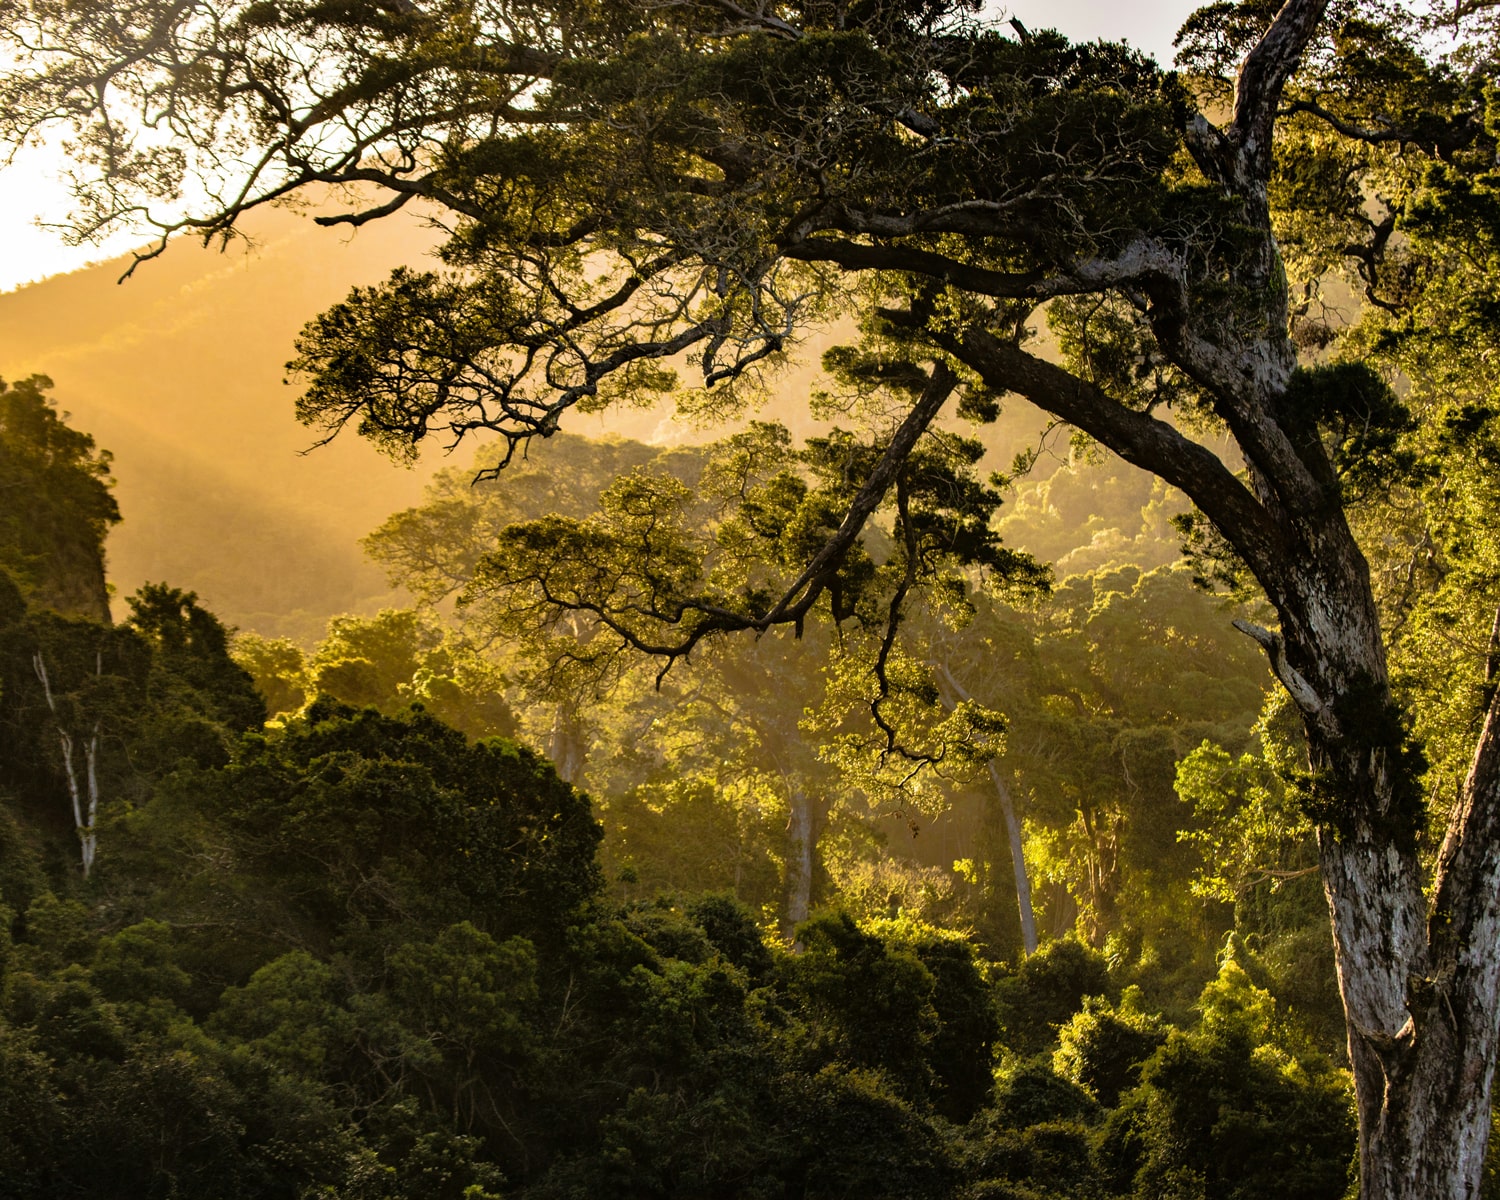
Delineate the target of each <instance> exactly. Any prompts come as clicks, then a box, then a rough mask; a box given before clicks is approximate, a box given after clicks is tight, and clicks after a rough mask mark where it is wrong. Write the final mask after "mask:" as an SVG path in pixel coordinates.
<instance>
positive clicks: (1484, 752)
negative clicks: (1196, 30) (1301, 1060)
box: [1319, 702, 1500, 1200]
mask: <svg viewBox="0 0 1500 1200" xmlns="http://www.w3.org/2000/svg"><path fill="white" fill-rule="evenodd" d="M1372 782H1373V783H1374V784H1375V785H1376V788H1377V789H1378V788H1379V787H1380V786H1381V784H1382V782H1383V781H1381V780H1379V779H1378V778H1377V779H1374V780H1372ZM1319 849H1320V857H1321V859H1322V863H1323V870H1324V882H1325V886H1326V888H1327V892H1328V899H1329V908H1330V911H1331V913H1332V915H1333V929H1334V938H1335V948H1336V954H1337V962H1338V970H1339V986H1340V990H1341V992H1342V994H1343V998H1344V1008H1345V1013H1346V1016H1347V1018H1348V1024H1349V1057H1350V1061H1351V1064H1352V1066H1353V1070H1354V1083H1355V1096H1356V1101H1357V1104H1358V1108H1359V1119H1360V1134H1361V1137H1360V1195H1361V1197H1362V1200H1428V1198H1434V1197H1442V1198H1444V1200H1446V1198H1448V1197H1453V1198H1455V1200H1458V1198H1462V1200H1474V1198H1475V1197H1477V1196H1478V1195H1479V1188H1480V1183H1481V1175H1482V1171H1483V1166H1484V1154H1485V1147H1486V1144H1487V1141H1488V1138H1489V1132H1490V1097H1491V1088H1492V1083H1493V1076H1494V1067H1495V1052H1496V1039H1497V1028H1500V1025H1497V1019H1496V1012H1497V1001H1500V703H1493V702H1492V704H1491V706H1490V709H1489V712H1488V714H1487V716H1486V719H1485V723H1484V729H1483V732H1482V733H1481V735H1480V738H1479V742H1478V745H1477V747H1476V750H1475V754H1474V758H1473V761H1472V763H1471V765H1470V769H1469V774H1468V778H1467V779H1466V780H1465V783H1464V786H1463V790H1462V792H1461V795H1460V799H1459V803H1458V805H1457V806H1456V807H1455V809H1454V811H1453V814H1452V816H1451V818H1450V820H1449V825H1448V833H1447V838H1446V840H1445V842H1444V845H1443V848H1442V851H1441V853H1440V855H1439V860H1438V870H1437V878H1436V880H1435V883H1434V887H1433V893H1432V900H1431V902H1430V903H1428V902H1426V901H1425V900H1424V898H1423V895H1422V889H1421V874H1420V866H1419V863H1418V861H1417V858H1416V854H1415V853H1414V852H1413V851H1410V850H1404V849H1401V848H1398V847H1396V846H1393V845H1392V844H1391V842H1390V839H1389V838H1385V837H1382V836H1381V835H1380V831H1379V830H1378V829H1370V828H1362V827H1356V828H1354V829H1352V830H1344V831H1340V830H1335V829H1324V830H1323V831H1322V835H1321V837H1320V846H1319Z"/></svg>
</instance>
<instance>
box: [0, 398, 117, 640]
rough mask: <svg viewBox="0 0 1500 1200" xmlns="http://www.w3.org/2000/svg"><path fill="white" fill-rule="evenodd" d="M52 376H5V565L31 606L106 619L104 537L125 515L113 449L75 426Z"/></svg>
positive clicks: (1, 464) (1, 405)
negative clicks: (113, 471) (8, 379)
mask: <svg viewBox="0 0 1500 1200" xmlns="http://www.w3.org/2000/svg"><path fill="white" fill-rule="evenodd" d="M51 387H52V381H51V380H50V379H48V378H47V377H46V376H45V375H33V376H31V377H30V378H28V379H22V380H19V381H17V382H16V383H13V384H6V383H5V382H4V381H3V380H0V479H3V480H4V484H3V485H0V570H4V571H5V572H6V573H8V574H9V575H10V576H11V577H12V578H13V579H14V580H15V581H16V582H17V583H18V584H19V585H20V587H21V590H22V593H23V595H25V596H26V597H27V598H28V599H29V600H30V602H31V603H32V604H34V605H36V606H38V607H41V608H48V609H53V610H55V611H57V612H60V613H64V614H68V615H71V616H79V617H89V618H92V619H93V620H96V621H103V620H108V618H109V601H108V596H107V594H106V592H105V587H104V537H105V534H106V533H108V531H109V528H110V526H112V525H114V524H116V523H117V522H118V521H119V520H120V510H119V507H118V506H117V505H116V504H115V499H114V496H113V494H112V493H111V491H110V489H111V486H112V485H113V483H114V480H113V479H111V478H110V474H109V472H110V455H109V452H108V451H107V450H99V449H97V448H96V447H95V445H94V439H93V438H92V437H90V436H89V435H88V434H86V433H82V432H80V431H78V430H75V429H72V428H70V427H69V426H68V425H67V424H66V421H67V414H66V413H63V414H61V415H59V414H58V412H57V411H56V405H55V403H54V402H53V401H52V399H51V398H50V397H48V396H47V395H46V393H47V391H48V390H50V389H51Z"/></svg>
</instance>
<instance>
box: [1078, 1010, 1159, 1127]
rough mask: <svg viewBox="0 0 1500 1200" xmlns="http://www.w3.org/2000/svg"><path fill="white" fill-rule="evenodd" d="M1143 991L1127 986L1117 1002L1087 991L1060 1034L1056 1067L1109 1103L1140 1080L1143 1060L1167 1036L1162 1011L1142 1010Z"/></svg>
mask: <svg viewBox="0 0 1500 1200" xmlns="http://www.w3.org/2000/svg"><path fill="white" fill-rule="evenodd" d="M1140 1005H1141V994H1140V991H1139V989H1137V988H1126V989H1125V991H1124V993H1123V994H1122V995H1121V997H1120V1004H1119V1007H1118V1008H1116V1007H1114V1006H1112V1005H1111V1004H1109V1002H1108V1001H1107V1000H1105V998H1104V997H1103V996H1086V997H1085V998H1084V1001H1083V1008H1082V1009H1080V1010H1079V1011H1078V1012H1076V1013H1074V1014H1073V1017H1072V1019H1071V1020H1070V1021H1069V1022H1068V1023H1067V1024H1066V1025H1064V1026H1063V1027H1062V1028H1061V1029H1060V1030H1059V1031H1058V1035H1057V1043H1058V1045H1057V1050H1056V1051H1055V1052H1054V1054H1053V1056H1052V1061H1053V1066H1054V1069H1055V1070H1056V1071H1057V1072H1058V1073H1059V1074H1061V1075H1063V1076H1064V1077H1066V1078H1068V1079H1071V1080H1072V1081H1073V1082H1074V1083H1076V1084H1078V1085H1079V1086H1080V1087H1082V1088H1084V1089H1085V1090H1087V1091H1088V1093H1089V1095H1091V1096H1093V1097H1094V1099H1095V1100H1097V1101H1099V1103H1100V1104H1101V1105H1103V1106H1104V1107H1105V1108H1115V1107H1116V1106H1118V1104H1119V1102H1120V1097H1121V1095H1122V1094H1124V1093H1125V1092H1128V1091H1130V1090H1131V1089H1132V1088H1133V1087H1135V1085H1136V1084H1137V1083H1139V1082H1140V1070H1141V1065H1142V1064H1143V1063H1144V1062H1145V1061H1146V1060H1147V1059H1148V1058H1150V1057H1151V1055H1152V1053H1153V1052H1154V1051H1155V1050H1156V1049H1157V1047H1159V1046H1160V1045H1161V1044H1162V1043H1163V1042H1165V1041H1166V1039H1167V1032H1166V1030H1165V1029H1164V1028H1163V1023H1162V1021H1161V1019H1160V1018H1159V1017H1153V1016H1151V1015H1150V1014H1148V1013H1144V1012H1142V1011H1141V1008H1140Z"/></svg>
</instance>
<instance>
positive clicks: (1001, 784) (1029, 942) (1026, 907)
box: [938, 663, 1037, 956]
mask: <svg viewBox="0 0 1500 1200" xmlns="http://www.w3.org/2000/svg"><path fill="white" fill-rule="evenodd" d="M938 669H939V670H941V671H942V673H943V678H944V679H945V680H946V681H947V683H948V687H949V688H951V689H952V691H953V694H954V695H955V696H957V697H958V698H959V699H960V700H970V699H973V697H972V696H971V695H970V694H969V692H968V690H967V689H966V688H965V687H964V686H963V684H961V683H959V682H958V680H957V679H955V678H954V677H953V671H952V670H951V669H950V668H949V666H948V664H947V663H940V664H938ZM943 705H944V707H945V708H947V709H948V710H949V711H952V709H953V708H954V702H953V700H952V699H950V698H949V697H947V696H944V697H943ZM989 771H990V782H991V783H993V784H994V785H995V794H996V796H998V797H999V798H1000V813H1001V815H1002V816H1003V817H1004V818H1005V835H1006V837H1007V838H1008V839H1009V841H1010V866H1011V873H1012V874H1013V875H1014V877H1015V883H1016V908H1017V910H1018V911H1019V912H1020V914H1021V944H1022V946H1023V948H1024V949H1025V952H1026V954H1027V955H1028V956H1029V955H1032V954H1035V953H1036V947H1037V941H1036V914H1035V913H1034V912H1033V911H1032V907H1031V876H1030V875H1029V874H1028V873H1027V871H1026V846H1025V843H1024V842H1023V841H1022V832H1021V822H1020V821H1019V820H1018V819H1017V817H1016V806H1015V802H1014V800H1012V798H1011V794H1010V788H1009V787H1008V786H1006V783H1005V777H1004V776H1003V775H1001V774H1000V769H999V768H998V767H997V766H995V764H994V763H993V762H991V763H990V764H989Z"/></svg>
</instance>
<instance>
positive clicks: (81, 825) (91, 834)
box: [31, 650, 99, 879]
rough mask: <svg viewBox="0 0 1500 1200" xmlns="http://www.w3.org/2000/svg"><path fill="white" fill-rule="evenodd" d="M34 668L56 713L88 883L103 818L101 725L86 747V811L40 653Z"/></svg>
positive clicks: (68, 741) (35, 656)
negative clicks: (97, 825)
mask: <svg viewBox="0 0 1500 1200" xmlns="http://www.w3.org/2000/svg"><path fill="white" fill-rule="evenodd" d="M31 665H32V669H33V670H35V671H36V677H37V680H38V681H39V682H40V683H41V685H42V695H43V696H45V697H46V700H47V709H48V711H50V712H51V713H52V719H53V722H54V724H55V725H56V728H57V741H58V746H59V748H60V749H61V750H62V764H63V775H64V777H65V778H66V779H67V781H68V798H69V799H70V800H71V801H72V802H73V828H74V830H75V831H76V832H77V834H78V844H79V851H80V853H81V855H82V858H83V877H84V878H85V879H87V878H88V877H89V874H90V872H92V871H93V869H94V853H95V851H96V849H97V847H98V836H97V834H96V833H95V829H94V821H95V819H96V818H97V817H98V814H99V773H98V770H97V757H98V751H99V723H98V722H97V721H96V722H94V730H93V733H92V734H91V735H90V736H89V740H88V744H87V745H86V746H85V747H84V762H85V764H86V765H85V772H86V784H87V787H88V803H87V806H86V807H85V804H84V799H83V787H82V786H81V785H80V784H79V782H78V770H77V768H76V766H75V765H74V762H73V749H74V746H73V735H72V734H70V733H69V732H68V731H67V729H66V728H65V727H64V726H63V723H62V718H61V717H60V716H59V715H58V711H57V699H56V697H54V696H53V695H52V680H51V678H50V677H49V676H48V674H47V660H46V659H45V658H43V657H42V652H41V651H40V650H38V651H37V652H36V653H35V654H33V655H32V656H31Z"/></svg>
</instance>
